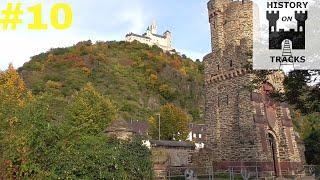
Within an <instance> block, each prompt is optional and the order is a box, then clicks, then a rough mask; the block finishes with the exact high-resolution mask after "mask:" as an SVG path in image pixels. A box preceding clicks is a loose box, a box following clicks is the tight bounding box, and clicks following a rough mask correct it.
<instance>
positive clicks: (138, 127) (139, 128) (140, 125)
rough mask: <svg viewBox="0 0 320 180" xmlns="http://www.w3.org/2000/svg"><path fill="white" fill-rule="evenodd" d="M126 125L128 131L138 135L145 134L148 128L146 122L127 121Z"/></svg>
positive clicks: (148, 125)
mask: <svg viewBox="0 0 320 180" xmlns="http://www.w3.org/2000/svg"><path fill="white" fill-rule="evenodd" d="M127 124H128V126H129V128H130V129H132V130H133V131H134V132H136V133H139V134H145V133H147V131H148V130H149V127H150V124H149V123H148V122H147V121H139V120H128V121H127Z"/></svg>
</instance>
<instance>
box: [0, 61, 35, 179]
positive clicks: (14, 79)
mask: <svg viewBox="0 0 320 180" xmlns="http://www.w3.org/2000/svg"><path fill="white" fill-rule="evenodd" d="M31 98H32V95H31V93H30V92H28V91H27V90H26V89H25V85H24V81H23V80H22V78H20V76H19V74H18V72H17V71H16V70H15V69H14V67H13V65H12V64H10V65H9V68H8V69H7V70H6V71H2V72H0V129H1V131H0V153H1V154H0V167H1V168H3V170H4V171H5V172H6V173H5V176H6V177H8V178H13V175H14V174H16V173H17V172H19V171H20V167H21V165H22V164H23V163H25V162H26V160H27V154H28V148H27V147H26V144H27V141H26V139H25V137H24V135H23V134H22V133H21V131H19V130H20V129H19V127H20V124H21V123H22V121H21V117H20V116H19V113H20V112H21V111H22V110H23V109H24V107H25V106H26V104H27V103H28V102H29V101H30V100H31ZM0 171H1V169H0ZM0 178H2V177H0Z"/></svg>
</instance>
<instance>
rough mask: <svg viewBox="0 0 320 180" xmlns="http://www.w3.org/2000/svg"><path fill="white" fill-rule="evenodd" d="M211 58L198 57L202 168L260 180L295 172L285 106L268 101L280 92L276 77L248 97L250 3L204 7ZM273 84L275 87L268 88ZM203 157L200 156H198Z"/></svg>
mask: <svg viewBox="0 0 320 180" xmlns="http://www.w3.org/2000/svg"><path fill="white" fill-rule="evenodd" d="M208 12H209V22H210V28H211V43H212V52H211V53H210V54H208V55H206V56H205V57H204V60H203V61H204V65H205V96H206V102H205V103H206V104H205V121H206V124H207V126H208V128H207V145H206V149H204V150H203V151H202V152H200V154H202V155H200V156H204V157H205V156H206V158H204V162H205V163H206V165H213V166H214V168H215V170H226V169H228V168H229V166H257V167H258V168H259V171H260V172H262V173H264V174H269V175H270V174H277V175H280V174H281V173H284V171H286V173H294V172H295V171H298V170H299V168H300V167H301V163H302V161H303V160H302V159H303V156H302V154H303V153H301V152H299V147H298V144H297V141H296V135H295V133H294V130H293V125H292V121H291V117H290V114H289V111H288V106H287V104H285V103H279V102H275V101H273V100H272V99H270V98H269V97H268V93H269V92H270V91H272V90H273V89H275V88H276V89H281V88H282V87H281V83H280V85H279V81H280V82H281V78H282V76H281V75H279V74H278V75H276V76H272V81H270V82H266V83H265V84H264V85H263V86H262V87H261V88H260V89H258V90H255V91H254V92H252V91H251V90H249V88H248V85H249V83H250V82H251V81H252V78H253V75H252V74H250V73H249V72H248V71H246V70H245V69H244V65H245V64H247V61H248V60H249V59H250V57H249V54H250V51H251V50H252V44H253V43H252V36H253V34H252V33H253V31H252V28H253V22H252V21H253V17H252V12H253V3H252V2H251V1H245V0H242V1H232V0H210V1H209V2H208ZM272 83H275V84H272ZM203 154H206V155H203Z"/></svg>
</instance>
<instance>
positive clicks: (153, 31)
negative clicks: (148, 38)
mask: <svg viewBox="0 0 320 180" xmlns="http://www.w3.org/2000/svg"><path fill="white" fill-rule="evenodd" d="M157 31H158V27H157V22H156V20H154V19H153V20H152V24H151V33H152V34H157Z"/></svg>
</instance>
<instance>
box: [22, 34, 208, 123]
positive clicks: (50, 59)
mask: <svg viewBox="0 0 320 180" xmlns="http://www.w3.org/2000/svg"><path fill="white" fill-rule="evenodd" d="M18 71H19V73H20V74H21V76H22V78H23V79H24V81H25V83H26V87H27V88H28V89H30V90H32V91H33V94H34V95H38V94H43V93H48V92H50V93H54V94H55V98H56V103H55V104H53V106H54V107H55V108H61V103H63V101H64V100H65V99H68V98H69V97H70V96H71V95H72V94H73V93H74V92H75V91H78V90H80V89H81V88H83V87H84V86H85V85H86V83H87V82H91V83H92V84H93V86H94V87H95V88H96V89H97V91H98V92H100V93H101V94H102V95H105V96H107V97H108V98H109V99H110V100H111V102H112V103H113V104H114V105H115V107H116V109H117V110H118V112H119V113H118V114H119V117H118V118H122V119H139V120H147V119H148V118H149V117H150V116H151V115H154V114H155V113H157V112H158V111H159V109H160V106H161V105H164V104H167V103H174V104H175V105H176V106H178V107H181V108H182V109H185V111H186V112H187V113H188V114H189V118H190V121H202V112H203V109H202V107H203V102H204V100H203V95H202V87H203V85H202V84H203V65H202V63H201V62H200V61H196V62H194V61H192V60H191V59H189V58H187V57H186V56H184V55H182V56H179V55H177V54H175V55H171V54H169V53H164V52H163V51H162V50H161V49H160V48H158V47H156V46H153V47H149V46H148V45H145V44H141V43H138V42H133V43H128V42H123V41H122V42H115V41H112V42H97V43H96V44H92V43H91V41H90V40H89V41H85V42H80V43H78V44H76V45H74V46H72V47H67V48H56V49H51V50H49V51H48V52H46V53H42V54H39V55H36V56H34V57H32V58H31V61H29V62H27V63H25V64H24V65H23V66H22V67H21V68H20V69H19V70H18ZM61 116H62V115H61Z"/></svg>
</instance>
